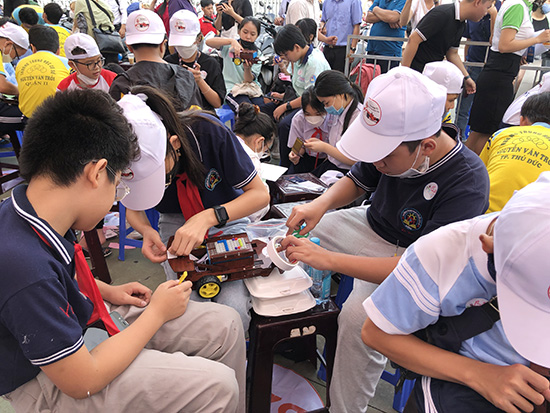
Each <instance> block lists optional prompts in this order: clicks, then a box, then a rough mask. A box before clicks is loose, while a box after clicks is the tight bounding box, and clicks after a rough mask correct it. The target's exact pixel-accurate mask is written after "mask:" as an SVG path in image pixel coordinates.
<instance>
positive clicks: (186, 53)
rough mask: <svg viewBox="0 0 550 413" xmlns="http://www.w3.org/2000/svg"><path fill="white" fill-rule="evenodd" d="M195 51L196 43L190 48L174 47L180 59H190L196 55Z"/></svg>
mask: <svg viewBox="0 0 550 413" xmlns="http://www.w3.org/2000/svg"><path fill="white" fill-rule="evenodd" d="M197 49H198V46H197V44H196V43H195V44H193V45H191V46H176V51H177V52H178V54H179V55H180V57H181V58H182V59H191V58H192V57H193V55H194V54H195V53H197Z"/></svg>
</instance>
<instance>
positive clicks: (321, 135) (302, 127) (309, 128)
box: [288, 109, 329, 159]
mask: <svg viewBox="0 0 550 413" xmlns="http://www.w3.org/2000/svg"><path fill="white" fill-rule="evenodd" d="M328 131H329V128H328V126H327V121H326V118H325V121H324V122H323V123H322V124H321V125H320V126H319V127H315V126H313V125H311V124H310V123H309V122H308V121H307V120H306V116H305V115H304V111H303V110H302V109H300V110H299V111H298V112H297V113H296V115H294V117H293V118H292V123H291V124H290V133H289V135H288V147H289V148H292V147H293V146H294V143H295V142H296V139H300V140H301V141H302V142H305V141H307V140H308V139H310V138H317V139H319V140H321V141H323V142H328ZM304 149H305V148H304ZM306 153H307V154H308V155H309V156H313V157H316V156H318V157H319V158H321V159H324V158H326V157H327V154H326V153H323V152H314V151H312V150H310V149H306Z"/></svg>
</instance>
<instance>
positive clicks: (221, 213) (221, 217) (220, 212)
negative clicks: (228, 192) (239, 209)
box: [212, 205, 229, 228]
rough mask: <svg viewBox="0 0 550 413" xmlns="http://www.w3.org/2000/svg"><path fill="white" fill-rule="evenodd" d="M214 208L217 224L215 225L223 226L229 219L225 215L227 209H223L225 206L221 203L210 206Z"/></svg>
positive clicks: (217, 226)
mask: <svg viewBox="0 0 550 413" xmlns="http://www.w3.org/2000/svg"><path fill="white" fill-rule="evenodd" d="M212 208H213V209H214V214H216V219H217V220H218V225H215V227H216V228H221V227H223V226H224V225H225V224H226V223H227V221H229V215H227V211H226V210H225V207H223V206H221V205H216V206H215V207H212Z"/></svg>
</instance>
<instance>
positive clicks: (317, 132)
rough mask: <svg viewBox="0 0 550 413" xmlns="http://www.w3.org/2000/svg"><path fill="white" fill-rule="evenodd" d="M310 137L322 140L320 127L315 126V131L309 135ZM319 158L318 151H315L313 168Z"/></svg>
mask: <svg viewBox="0 0 550 413" xmlns="http://www.w3.org/2000/svg"><path fill="white" fill-rule="evenodd" d="M311 137H312V138H317V139H319V140H320V141H322V140H323V131H322V130H321V128H315V132H313V134H312V135H311ZM318 160H319V152H317V156H316V157H315V165H314V166H313V169H315V168H317V161H318Z"/></svg>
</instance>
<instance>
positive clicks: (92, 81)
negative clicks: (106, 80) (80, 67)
mask: <svg viewBox="0 0 550 413" xmlns="http://www.w3.org/2000/svg"><path fill="white" fill-rule="evenodd" d="M76 77H77V78H78V81H79V82H80V83H82V84H83V85H86V86H94V85H95V84H96V83H97V82H98V81H99V78H97V79H93V78H91V77H88V76H86V75H83V74H82V73H80V72H78V71H77V72H76Z"/></svg>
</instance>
